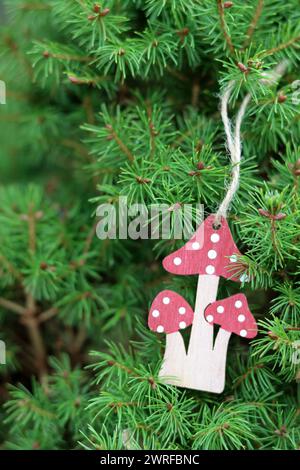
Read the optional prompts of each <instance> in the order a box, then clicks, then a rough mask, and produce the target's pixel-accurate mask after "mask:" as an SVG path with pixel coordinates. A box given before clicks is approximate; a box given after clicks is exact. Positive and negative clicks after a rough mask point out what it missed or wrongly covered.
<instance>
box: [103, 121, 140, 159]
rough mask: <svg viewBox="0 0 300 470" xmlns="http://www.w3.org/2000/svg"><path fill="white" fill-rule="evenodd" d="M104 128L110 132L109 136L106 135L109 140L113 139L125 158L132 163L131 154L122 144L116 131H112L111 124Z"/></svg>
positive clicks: (132, 156) (132, 157)
mask: <svg viewBox="0 0 300 470" xmlns="http://www.w3.org/2000/svg"><path fill="white" fill-rule="evenodd" d="M106 128H107V129H108V130H109V131H110V135H108V138H109V139H111V140H112V139H114V140H115V141H116V143H117V144H118V146H119V147H120V149H121V150H122V152H123V153H125V155H126V156H127V158H128V160H129V161H130V162H131V163H132V162H133V161H134V155H133V154H132V153H131V151H130V150H129V148H128V147H127V145H125V144H124V142H122V140H121V139H120V137H119V136H118V134H117V133H116V131H115V130H114V128H113V126H112V125H111V124H108V125H107V126H106Z"/></svg>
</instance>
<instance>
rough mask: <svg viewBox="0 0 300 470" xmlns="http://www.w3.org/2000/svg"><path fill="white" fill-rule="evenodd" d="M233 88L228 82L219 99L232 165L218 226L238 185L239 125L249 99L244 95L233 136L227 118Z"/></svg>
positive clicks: (217, 222) (218, 217) (232, 84)
mask: <svg viewBox="0 0 300 470" xmlns="http://www.w3.org/2000/svg"><path fill="white" fill-rule="evenodd" d="M233 87H234V81H231V82H229V85H228V86H227V88H226V90H225V92H224V94H223V96H222V98H221V116H222V121H223V125H224V129H225V134H226V140H227V147H228V150H229V153H230V159H231V163H232V171H231V182H230V185H229V188H228V190H227V193H226V195H225V197H224V199H223V201H222V203H221V204H220V207H219V209H218V211H217V213H216V217H215V225H216V226H218V225H220V222H221V218H222V217H224V218H226V216H227V212H228V209H229V206H230V203H231V201H232V200H233V198H234V196H235V194H236V192H237V190H238V187H239V183H240V163H241V154H242V144H241V125H242V121H243V118H244V115H245V111H246V108H247V106H248V103H249V101H250V99H251V96H250V94H248V95H246V96H245V98H244V99H243V102H242V104H241V107H240V109H239V112H238V114H237V117H236V122H235V130H234V134H233V133H232V126H231V122H230V119H229V117H228V102H229V99H230V96H231V92H232V89H233Z"/></svg>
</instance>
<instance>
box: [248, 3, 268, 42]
mask: <svg viewBox="0 0 300 470" xmlns="http://www.w3.org/2000/svg"><path fill="white" fill-rule="evenodd" d="M263 8H264V0H258V2H257V6H256V9H255V12H254V16H253V18H252V21H251V23H250V25H249V28H248V30H247V33H246V36H247V39H246V40H245V42H244V48H246V47H248V46H249V44H250V42H251V38H252V35H253V33H254V31H255V29H256V27H257V23H258V21H259V19H260V17H261V14H262V12H263Z"/></svg>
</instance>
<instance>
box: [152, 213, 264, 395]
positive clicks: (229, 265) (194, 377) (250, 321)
mask: <svg viewBox="0 0 300 470" xmlns="http://www.w3.org/2000/svg"><path fill="white" fill-rule="evenodd" d="M214 220H215V216H214V215H210V216H209V217H207V219H206V220H204V221H203V222H202V224H201V225H200V227H199V228H198V230H197V231H196V233H195V234H194V236H193V237H192V238H191V239H190V240H189V241H188V242H187V243H186V244H185V245H184V246H183V247H182V248H180V249H179V250H177V251H175V252H174V253H172V254H170V255H169V256H167V257H166V258H165V259H164V260H163V266H164V268H165V269H166V271H168V272H171V273H173V274H178V275H193V274H198V276H199V277H198V286H197V293H196V302H195V310H194V315H192V309H191V307H190V306H189V305H188V304H187V302H186V301H185V300H184V299H183V298H182V297H180V296H179V295H178V294H176V293H174V292H172V291H164V292H161V293H160V294H158V296H157V297H156V299H155V300H154V302H153V304H152V306H151V309H150V316H151V314H152V316H153V312H154V311H156V310H158V311H160V309H159V306H158V302H161V299H163V298H164V297H168V298H169V300H170V302H169V304H168V309H167V310H168V311H167V310H166V309H164V310H163V315H166V314H167V313H168V315H169V322H170V325H171V322H173V321H175V320H173V319H174V318H176V322H177V324H178V325H179V323H178V319H177V317H176V315H177V311H176V309H177V310H178V308H179V304H180V305H181V304H182V306H183V307H184V308H185V310H186V311H187V312H188V315H187V318H188V319H189V320H188V321H186V320H184V322H185V325H186V326H188V325H189V324H191V323H192V330H191V335H190V341H189V346H188V350H187V352H186V351H185V346H184V343H183V339H182V336H181V334H180V332H179V331H178V330H179V329H180V328H177V329H176V330H173V327H172V328H171V329H170V327H169V323H168V322H167V323H166V324H165V325H166V327H165V326H164V325H161V326H164V331H165V332H166V333H168V334H167V345H166V352H165V357H164V361H163V365H162V369H161V371H160V376H161V377H164V378H165V381H166V382H167V383H172V384H174V383H176V384H177V385H179V386H182V387H186V388H192V389H196V390H204V391H209V392H214V393H221V392H222V391H223V389H224V386H225V366H226V353H227V346H228V341H229V338H230V334H231V332H235V333H236V332H237V331H238V330H235V329H234V328H238V327H239V323H242V322H239V320H238V317H237V312H236V310H237V309H238V307H236V305H239V302H241V303H242V305H243V306H244V309H243V311H241V312H240V313H239V315H243V316H245V322H247V323H245V326H244V327H243V328H241V329H240V330H239V331H240V332H243V330H245V329H246V331H247V334H246V335H245V334H243V333H240V336H242V337H243V336H244V337H247V338H252V337H253V336H255V335H256V323H255V320H254V318H253V316H252V315H251V313H250V312H249V309H248V305H247V301H246V297H245V296H244V295H242V294H238V295H237V296H233V297H230V298H229V299H225V300H223V301H217V302H216V297H217V291H218V284H219V278H220V277H224V278H226V279H231V280H233V281H237V282H238V281H242V280H244V281H245V280H247V279H246V276H245V274H244V273H243V270H244V268H243V266H242V265H241V263H240V262H239V261H238V260H239V255H240V252H239V250H238V249H237V247H236V245H235V243H234V241H233V239H232V235H231V233H230V229H229V227H228V224H227V221H226V219H224V218H222V219H221V223H220V225H219V226H218V227H215V225H214ZM166 292H169V293H170V292H172V295H171V294H170V295H169V294H168V295H167V294H166ZM158 299H159V301H158ZM215 308H216V309H218V308H219V310H222V308H224V313H225V312H226V313H225V314H224V315H223V317H222V318H223V319H226V322H225V323H224V322H223V323H222V324H221V323H220V321H222V320H221V316H220V317H218V316H216V314H215ZM216 311H218V310H216ZM151 312H152V313H151ZM250 315H251V317H250ZM211 317H213V318H211ZM241 318H243V317H241V316H240V319H241ZM209 320H211V321H209ZM182 321H183V320H182ZM214 323H215V324H219V325H221V328H220V329H219V332H218V334H217V337H216V340H215V342H214V334H213V333H214V327H213V324H214ZM153 325H154V323H153V319H152V318H151V323H150V317H149V326H150V328H151V329H154V328H152V326H153ZM155 325H156V323H155ZM172 325H173V323H172ZM178 325H177V326H178ZM228 325H231V326H228ZM246 325H247V328H246ZM249 325H250V326H249ZM158 326H159V325H157V328H156V331H158V332H160V331H159V329H158ZM171 330H172V331H171ZM175 332H176V333H175ZM171 334H173V335H174V336H172V337H171V338H169V336H170V335H171ZM169 377H172V379H169Z"/></svg>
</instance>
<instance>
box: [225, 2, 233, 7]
mask: <svg viewBox="0 0 300 470" xmlns="http://www.w3.org/2000/svg"><path fill="white" fill-rule="evenodd" d="M232 6H233V2H224V3H223V7H224V8H231V7H232Z"/></svg>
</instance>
